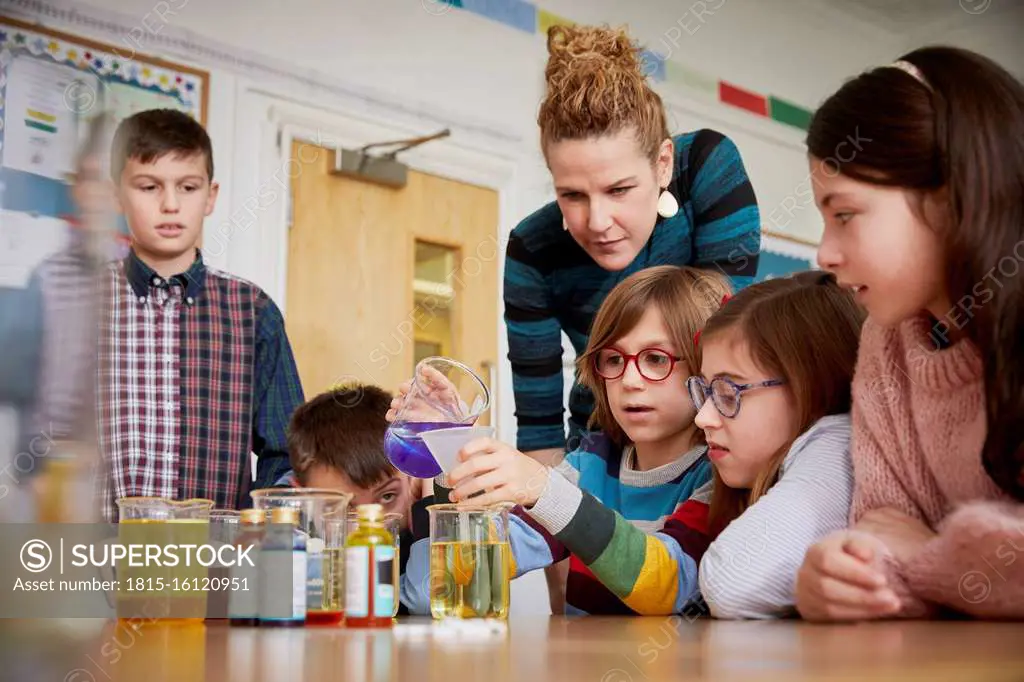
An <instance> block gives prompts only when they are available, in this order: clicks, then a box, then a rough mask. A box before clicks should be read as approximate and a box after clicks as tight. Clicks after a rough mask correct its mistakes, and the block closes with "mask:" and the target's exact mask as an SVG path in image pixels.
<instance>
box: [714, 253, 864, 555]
mask: <svg viewBox="0 0 1024 682" xmlns="http://www.w3.org/2000/svg"><path fill="white" fill-rule="evenodd" d="M863 322H864V312H863V311H862V309H861V308H860V307H859V306H857V304H856V303H855V302H854V300H853V295H852V294H851V293H850V292H849V291H847V290H846V289H843V288H842V287H840V286H839V285H838V284H837V283H836V279H835V276H834V275H831V274H829V273H826V272H820V271H808V272H799V273H796V274H793V275H790V276H788V277H783V278H780V279H772V280H767V281H764V282H759V283H757V284H753V285H751V286H749V287H747V288H745V289H743V290H742V291H740V292H739V293H738V294H736V296H734V297H733V298H732V299H730V300H729V302H728V303H727V304H725V305H724V306H722V308H721V310H719V311H718V312H717V313H715V314H714V315H713V316H712V317H711V319H710V320H708V324H707V326H706V327H705V328H704V331H703V332H702V333H701V338H700V342H701V344H702V345H703V344H706V343H708V342H709V341H711V340H712V339H721V338H722V337H728V339H727V340H732V341H739V342H742V343H743V344H745V346H746V348H747V349H748V351H749V353H750V356H751V358H752V359H753V360H754V362H755V363H756V364H757V365H758V366H759V367H760V368H761V369H763V370H764V371H765V372H766V373H768V374H769V375H770V376H771V377H772V378H776V379H782V380H783V381H784V382H785V385H784V387H783V388H782V390H785V391H788V392H789V394H790V395H791V396H792V399H793V401H794V403H795V405H796V410H797V415H798V419H797V428H796V430H795V431H794V432H793V433H791V434H789V436H788V438H787V439H786V444H785V445H783V447H782V448H780V449H779V451H778V452H777V453H776V454H775V455H774V456H773V457H772V458H771V460H770V461H769V463H768V466H767V467H766V468H765V470H764V471H763V472H762V473H761V475H760V476H758V478H757V480H756V481H755V482H754V485H753V486H752V487H751V488H750V490H745V489H736V488H730V487H729V486H727V485H725V482H724V481H722V479H721V477H720V476H719V475H718V472H717V471H715V472H714V474H713V476H714V481H715V482H714V492H713V493H712V498H711V509H710V511H709V525H710V529H711V534H712V536H715V535H717V534H718V533H719V532H721V531H722V529H724V528H725V527H726V526H727V525H728V524H729V523H730V522H731V521H732V520H733V519H735V518H736V517H737V516H739V515H740V514H741V513H743V511H744V510H745V509H746V508H747V507H749V506H750V505H752V504H753V503H754V502H756V501H757V500H758V498H759V497H761V496H762V495H764V494H765V493H766V492H767V491H768V489H769V488H771V487H772V485H774V484H775V482H776V480H777V479H778V475H779V468H780V467H781V466H782V461H783V459H784V458H785V456H786V453H787V452H788V451H789V448H790V447H791V446H792V445H793V441H794V440H796V438H797V436H799V435H800V434H801V433H803V432H804V431H806V430H807V429H809V428H810V427H811V425H813V424H814V422H816V421H818V420H819V419H821V418H822V417H824V416H826V415H830V414H841V413H843V412H849V411H850V401H851V398H850V385H851V383H852V381H853V368H854V365H856V363H857V345H858V342H859V340H860V328H861V324H862V323H863Z"/></svg>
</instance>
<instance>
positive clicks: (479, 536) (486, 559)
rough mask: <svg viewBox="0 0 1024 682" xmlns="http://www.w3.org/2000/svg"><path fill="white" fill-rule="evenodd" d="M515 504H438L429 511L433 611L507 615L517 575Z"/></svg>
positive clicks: (455, 615) (471, 615)
mask: <svg viewBox="0 0 1024 682" xmlns="http://www.w3.org/2000/svg"><path fill="white" fill-rule="evenodd" d="M511 509H512V505H510V504H498V505H493V506H489V507H472V506H461V507H460V506H457V505H454V504H440V505H433V506H430V507H428V508H427V511H428V513H429V514H430V613H431V615H433V617H434V618H435V619H437V620H444V619H446V618H492V619H499V620H505V619H507V618H508V607H509V592H510V588H511V585H510V583H511V580H512V550H511V548H510V546H509V519H508V515H509V512H510V510H511Z"/></svg>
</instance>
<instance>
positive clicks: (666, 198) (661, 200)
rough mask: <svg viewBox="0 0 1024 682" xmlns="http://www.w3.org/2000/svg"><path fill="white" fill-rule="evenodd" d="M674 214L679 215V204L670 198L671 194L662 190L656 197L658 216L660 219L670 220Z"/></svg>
mask: <svg viewBox="0 0 1024 682" xmlns="http://www.w3.org/2000/svg"><path fill="white" fill-rule="evenodd" d="M676 213H679V202H678V201H676V198H675V197H674V196H672V192H669V191H668V190H667V189H663V190H662V191H661V195H660V196H659V197H658V215H660V216H661V217H662V218H671V217H673V216H674V215H675V214H676Z"/></svg>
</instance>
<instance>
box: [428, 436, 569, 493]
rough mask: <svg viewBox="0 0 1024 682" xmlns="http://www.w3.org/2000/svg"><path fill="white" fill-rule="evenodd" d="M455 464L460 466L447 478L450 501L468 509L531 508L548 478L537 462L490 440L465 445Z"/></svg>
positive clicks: (546, 471) (483, 439)
mask: <svg viewBox="0 0 1024 682" xmlns="http://www.w3.org/2000/svg"><path fill="white" fill-rule="evenodd" d="M459 461H460V462H462V464H460V465H459V466H457V467H456V468H455V469H454V470H452V472H451V473H450V474H448V481H449V483H450V484H451V486H452V488H453V490H452V492H451V499H452V501H453V502H466V503H467V504H472V505H489V504H495V503H497V502H512V503H515V504H519V505H522V506H524V507H532V506H533V505H534V504H536V503H537V500H538V499H539V498H540V496H541V493H542V492H544V488H545V487H546V486H547V482H548V476H549V475H550V469H548V468H547V467H546V466H544V465H543V464H541V463H539V462H538V461H537V460H535V459H533V458H531V457H527V456H526V455H524V454H523V453H521V452H519V451H518V450H516V449H515V448H513V447H512V446H511V445H506V444H505V443H502V442H501V441H498V440H495V439H493V438H479V439H477V440H474V441H470V442H469V443H467V444H466V445H465V447H463V448H462V450H460V451H459ZM476 493H480V494H479V495H476ZM472 495H476V496H475V497H472V498H471V497H470V496H472Z"/></svg>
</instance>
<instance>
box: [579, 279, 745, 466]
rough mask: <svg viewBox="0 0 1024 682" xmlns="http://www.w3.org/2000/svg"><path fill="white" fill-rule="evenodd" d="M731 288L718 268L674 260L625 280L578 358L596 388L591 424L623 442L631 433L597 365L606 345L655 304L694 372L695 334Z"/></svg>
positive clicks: (601, 311) (583, 379) (610, 298)
mask: <svg viewBox="0 0 1024 682" xmlns="http://www.w3.org/2000/svg"><path fill="white" fill-rule="evenodd" d="M730 291H731V290H730V289H729V283H728V281H727V280H726V279H725V277H723V276H722V275H720V274H719V273H717V272H713V271H710V270H698V269H697V268H691V267H676V266H674V265H659V266H656V267H653V268H647V269H645V270H641V271H640V272H637V273H634V274H632V275H630V276H629V277H627V278H626V279H624V280H622V281H621V282H619V284H618V285H616V286H615V288H614V289H612V290H611V292H609V294H608V296H607V297H606V298H605V299H604V303H602V304H601V307H600V309H598V311H597V315H596V316H595V317H594V324H593V327H592V329H591V331H590V339H589V341H588V342H587V349H586V351H584V353H583V354H582V355H580V357H579V358H578V359H577V361H576V367H577V369H578V371H579V377H580V383H582V384H583V385H584V386H586V387H587V388H589V389H590V390H591V391H593V393H594V411H593V413H592V414H591V416H590V422H589V423H588V427H590V428H595V427H596V428H600V429H601V430H602V431H604V433H605V435H607V436H608V437H609V438H611V440H612V441H614V442H615V443H616V444H617V445H619V446H622V445H625V444H626V441H627V438H626V433H625V432H624V431H623V430H622V427H621V426H619V424H618V422H616V421H615V418H614V417H613V416H612V410H611V406H610V405H609V403H608V392H607V391H606V390H605V386H604V379H602V378H601V377H600V376H599V375H598V374H597V371H596V370H595V369H594V360H595V358H596V356H597V353H598V352H599V351H600V350H601V349H602V348H606V347H607V346H609V345H611V344H613V343H615V342H616V341H618V340H619V339H621V338H622V337H623V336H625V335H626V334H628V333H629V332H630V331H631V330H632V329H633V328H634V327H635V326H636V325H637V323H638V322H639V321H640V318H641V317H643V315H644V313H645V312H647V311H648V310H650V309H651V308H652V307H654V308H656V309H657V310H658V311H659V312H660V313H661V316H662V319H664V321H665V327H666V328H667V329H668V333H669V337H670V340H671V341H672V343H673V345H675V347H676V350H677V351H678V353H679V356H680V357H681V358H682V362H683V363H685V365H686V367H688V368H689V369H690V371H691V372H693V371H696V370H697V369H698V368H699V367H700V356H699V355H698V354H697V349H696V344H695V343H694V340H693V337H694V335H695V334H696V333H697V332H698V331H699V330H700V329H701V327H703V326H704V323H705V322H706V321H707V319H708V318H709V317H710V316H711V314H712V313H713V312H714V311H715V310H717V309H718V306H719V305H720V304H721V301H722V298H723V297H724V296H726V295H727V294H729V293H730Z"/></svg>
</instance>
